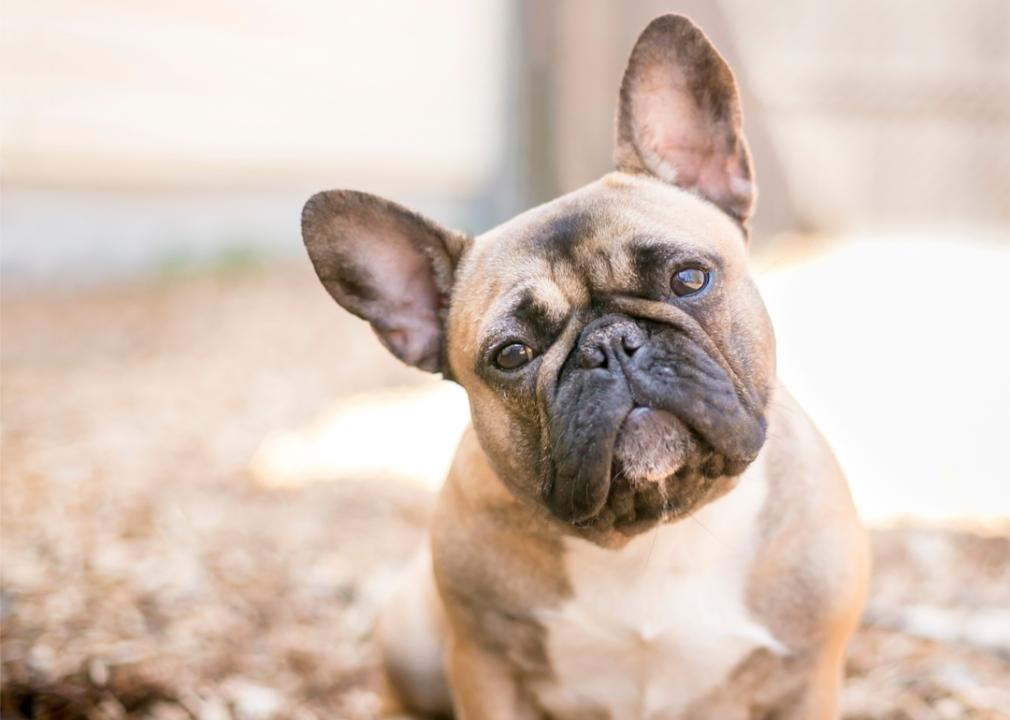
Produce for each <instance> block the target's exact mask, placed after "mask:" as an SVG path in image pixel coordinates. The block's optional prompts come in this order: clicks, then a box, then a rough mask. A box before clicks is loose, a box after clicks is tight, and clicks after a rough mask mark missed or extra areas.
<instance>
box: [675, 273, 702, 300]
mask: <svg viewBox="0 0 1010 720" xmlns="http://www.w3.org/2000/svg"><path fill="white" fill-rule="evenodd" d="M708 279H709V274H708V271H707V270H703V269H702V268H700V267H683V268H681V269H680V270H678V271H677V272H675V273H674V274H673V278H671V279H670V287H671V288H672V289H673V292H674V294H675V295H678V296H680V297H684V296H685V295H694V294H695V293H699V292H701V291H702V290H704V289H705V287H706V286H707V285H708Z"/></svg>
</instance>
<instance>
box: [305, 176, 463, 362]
mask: <svg viewBox="0 0 1010 720" xmlns="http://www.w3.org/2000/svg"><path fill="white" fill-rule="evenodd" d="M302 238H303V239H304V240H305V247H306V248H308V251H309V257H310V258H311V259H312V265H313V267H315V269H316V274H317V275H318V276H319V279H320V280H322V282H323V285H324V286H325V287H326V289H327V290H328V291H329V293H330V295H332V296H333V299H334V300H336V301H337V302H338V303H340V304H341V305H342V306H344V307H345V308H346V309H347V310H349V311H350V312H352V313H354V314H355V315H357V316H358V317H360V318H364V319H365V320H367V321H368V322H370V323H371V324H372V328H373V329H374V330H375V333H376V335H378V336H379V339H380V340H381V341H382V344H383V345H385V346H386V348H387V349H388V350H389V351H390V352H391V353H393V354H394V355H396V357H398V358H400V360H402V361H403V362H405V363H407V364H408V365H414V366H415V367H419V368H421V369H422V370H428V371H429V372H439V371H443V372H444V371H446V367H445V347H444V345H445V341H444V332H445V314H446V310H447V309H448V306H449V294H450V292H451V291H452V283H453V273H454V271H455V269H456V265H457V263H458V262H459V260H460V258H461V257H462V256H463V254H464V252H466V249H467V248H468V247H469V245H470V238H469V237H468V236H467V235H464V234H462V233H458V232H455V231H453V230H449V229H447V228H443V227H441V226H440V225H439V224H438V223H436V222H434V221H432V220H429V219H428V218H425V217H423V216H421V215H419V214H417V213H415V212H412V211H410V210H408V209H407V208H405V207H402V206H400V205H397V204H396V203H394V202H392V201H390V200H385V199H383V198H380V197H376V196H375V195H369V194H367V193H360V192H352V191H349V190H331V191H329V192H321V193H318V194H316V195H313V196H312V197H311V198H309V201H308V202H307V203H305V208H304V209H303V210H302Z"/></svg>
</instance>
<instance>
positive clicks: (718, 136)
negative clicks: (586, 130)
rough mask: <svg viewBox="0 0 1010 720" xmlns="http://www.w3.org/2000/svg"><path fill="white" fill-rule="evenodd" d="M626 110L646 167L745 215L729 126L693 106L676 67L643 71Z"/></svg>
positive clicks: (745, 189)
mask: <svg viewBox="0 0 1010 720" xmlns="http://www.w3.org/2000/svg"><path fill="white" fill-rule="evenodd" d="M632 113H633V115H634V118H635V119H634V124H633V128H634V134H635V138H634V140H635V144H636V146H637V147H638V150H639V153H640V154H641V156H642V159H643V161H644V162H645V163H646V165H647V166H648V168H649V170H651V171H652V172H653V173H655V174H656V175H657V176H658V177H659V178H660V179H662V180H664V181H666V182H668V183H671V184H674V185H677V186H678V187H682V188H685V189H690V190H695V191H696V192H698V193H699V194H700V195H702V196H703V197H706V198H708V199H709V200H711V201H712V202H714V203H716V204H717V205H720V206H723V207H725V208H726V209H727V210H730V211H731V212H735V213H736V214H738V215H739V214H742V215H745V214H746V209H747V207H749V204H750V202H751V197H752V192H753V191H752V187H751V183H750V179H749V175H748V168H747V167H746V165H745V161H744V160H743V159H742V151H741V149H740V146H739V143H738V142H737V141H736V138H735V132H734V129H733V127H732V126H731V125H730V123H729V122H728V121H727V120H726V119H722V118H714V117H712V115H711V114H710V113H708V112H706V111H705V110H703V109H702V108H700V107H699V106H698V104H697V103H696V101H695V99H694V97H693V96H692V94H691V91H690V89H689V88H688V81H687V78H686V76H685V74H684V72H683V71H682V70H680V69H679V68H676V67H670V66H656V67H653V68H651V69H650V70H649V71H648V72H647V73H644V74H643V76H642V77H641V78H640V79H639V84H638V86H637V87H636V88H635V97H634V99H633V107H632Z"/></svg>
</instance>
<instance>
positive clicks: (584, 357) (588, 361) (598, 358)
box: [579, 347, 607, 369]
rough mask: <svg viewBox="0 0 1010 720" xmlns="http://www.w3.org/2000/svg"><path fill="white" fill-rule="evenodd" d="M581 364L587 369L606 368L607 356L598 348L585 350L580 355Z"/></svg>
mask: <svg viewBox="0 0 1010 720" xmlns="http://www.w3.org/2000/svg"><path fill="white" fill-rule="evenodd" d="M579 364H580V365H581V366H582V367H584V368H586V369H592V368H599V367H602V368H605V367H606V366H607V355H606V353H604V352H603V350H601V349H600V348H598V347H587V348H583V350H582V352H581V353H579Z"/></svg>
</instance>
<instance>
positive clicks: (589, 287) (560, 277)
mask: <svg viewBox="0 0 1010 720" xmlns="http://www.w3.org/2000/svg"><path fill="white" fill-rule="evenodd" d="M675 261H682V262H691V261H702V262H705V263H708V264H709V265H711V266H718V267H720V268H724V269H725V268H727V266H728V269H732V268H733V267H735V266H743V265H745V263H746V241H745V239H744V236H743V232H742V231H741V229H740V228H739V226H738V225H737V224H736V222H735V221H733V220H732V219H731V218H729V217H728V216H727V215H725V214H724V213H723V212H722V211H720V210H719V209H718V208H716V207H715V206H714V205H711V204H710V203H708V202H706V201H704V200H702V199H700V198H697V197H695V196H693V195H691V194H690V193H687V192H684V191H682V190H679V189H677V188H674V187H671V186H669V185H666V184H665V183H661V182H659V181H656V180H652V179H650V178H646V177H639V176H631V175H627V174H624V173H612V174H610V175H607V176H605V177H604V178H602V179H601V180H599V181H597V182H595V183H593V184H591V185H587V186H586V187H584V188H582V189H580V190H577V191H575V192H573V193H571V194H569V195H565V196H563V197H561V198H558V199H557V200H554V201H552V202H550V203H547V204H545V205H541V206H540V207H537V208H534V209H533V210H530V211H528V212H525V213H523V214H521V215H519V216H517V217H515V218H513V219H512V220H510V221H508V222H507V223H505V224H503V225H499V226H498V227H496V228H494V229H492V230H490V231H488V232H487V233H485V234H483V235H481V236H479V237H478V238H477V239H476V242H475V244H474V247H473V249H472V251H471V255H470V257H469V258H468V259H467V261H466V262H465V263H464V267H463V268H461V272H460V276H459V278H458V282H459V285H458V287H457V298H458V299H459V300H460V301H461V303H462V304H463V305H464V307H461V308H459V310H461V311H462V313H463V314H465V315H466V316H468V317H481V318H484V319H485V320H491V319H492V318H493V317H494V316H497V315H499V314H502V313H515V312H519V313H522V312H523V311H524V310H526V309H534V308H535V309H536V311H537V313H538V314H540V315H546V316H548V319H553V320H557V321H559V320H560V319H561V318H563V317H564V316H566V315H567V314H568V313H569V312H570V311H571V310H572V309H573V308H575V307H579V306H584V305H587V304H590V303H591V302H592V301H593V300H594V298H597V297H599V296H604V295H608V294H614V293H634V292H635V289H636V287H638V286H640V285H641V284H642V282H643V281H646V280H647V279H648V278H649V275H650V272H652V271H654V270H655V269H656V268H659V267H666V266H668V265H669V264H670V263H671V262H675Z"/></svg>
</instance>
